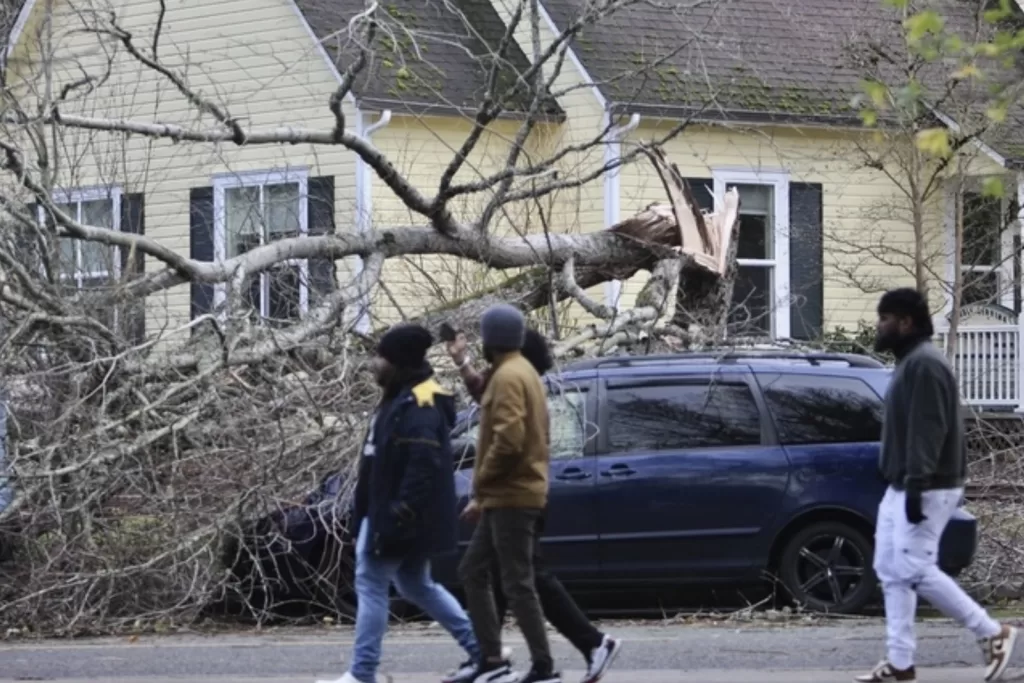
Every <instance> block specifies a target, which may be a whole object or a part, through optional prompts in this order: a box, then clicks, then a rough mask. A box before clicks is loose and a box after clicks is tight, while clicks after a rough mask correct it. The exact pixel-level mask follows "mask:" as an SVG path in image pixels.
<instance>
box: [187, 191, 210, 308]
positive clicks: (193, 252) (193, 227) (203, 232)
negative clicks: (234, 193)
mask: <svg viewBox="0 0 1024 683" xmlns="http://www.w3.org/2000/svg"><path fill="white" fill-rule="evenodd" d="M188 201H189V248H188V255H189V258H192V259H195V260H196V261H213V255H214V251H213V239H214V234H213V225H214V221H213V188H212V187H194V188H192V189H191V190H190V191H189V198H188ZM213 292H214V287H213V285H210V284H202V283H198V282H193V283H192V302H191V315H192V319H193V320H194V319H195V318H197V317H198V316H200V315H203V314H205V313H211V312H212V311H213Z"/></svg>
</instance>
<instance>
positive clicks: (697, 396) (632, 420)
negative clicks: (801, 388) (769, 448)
mask: <svg viewBox="0 0 1024 683" xmlns="http://www.w3.org/2000/svg"><path fill="white" fill-rule="evenodd" d="M759 443H761V418H760V415H759V413H758V409H757V404H756V403H754V397H753V396H752V395H751V393H750V388H749V387H747V386H746V385H730V384H721V383H713V384H711V385H710V386H709V385H703V384H682V385H674V386H659V387H633V388H624V389H612V390H611V391H609V393H608V445H609V448H610V449H611V450H612V451H613V452H626V451H661V450H677V449H684V448H705V447H714V446H748V445H754V444H759Z"/></svg>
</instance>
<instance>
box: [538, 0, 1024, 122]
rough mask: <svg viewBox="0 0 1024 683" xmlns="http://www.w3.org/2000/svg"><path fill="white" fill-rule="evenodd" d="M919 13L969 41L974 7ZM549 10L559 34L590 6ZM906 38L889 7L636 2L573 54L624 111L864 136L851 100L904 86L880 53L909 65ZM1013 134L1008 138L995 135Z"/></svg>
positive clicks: (939, 86)
mask: <svg viewBox="0 0 1024 683" xmlns="http://www.w3.org/2000/svg"><path fill="white" fill-rule="evenodd" d="M915 5H916V7H917V8H918V9H921V8H923V7H925V6H928V7H932V8H935V9H936V10H937V11H938V12H939V13H940V15H942V16H943V17H945V18H946V20H947V25H948V26H950V27H951V28H952V29H953V30H954V31H956V32H957V33H958V34H959V35H961V36H963V37H965V38H968V39H969V36H970V35H973V33H972V31H974V30H975V28H976V21H975V15H976V12H977V10H978V0H930V1H923V2H922V1H919V2H917V3H915ZM544 6H545V8H547V10H548V12H549V14H551V16H552V18H553V20H554V21H555V23H556V25H557V26H558V27H559V29H562V28H563V27H565V26H568V25H570V24H571V23H573V22H575V21H576V20H577V18H579V17H580V16H581V14H582V13H583V12H584V11H586V8H587V6H588V3H587V0H545V2H544ZM902 31H903V28H902V15H901V14H900V13H899V12H898V11H897V10H894V9H893V8H891V7H887V6H885V5H884V3H883V2H882V0H813V1H811V0H717V1H715V2H696V3H679V4H677V5H675V6H669V5H668V4H665V3H647V2H637V3H634V4H630V5H627V6H626V7H624V8H623V9H620V10H618V11H616V12H614V13H613V14H611V15H609V16H607V17H605V18H603V19H601V20H600V21H598V22H597V23H595V24H593V25H591V26H588V27H587V28H586V29H584V31H583V32H582V33H581V34H580V35H579V36H578V37H577V39H576V40H575V41H574V43H573V48H574V51H575V52H576V54H577V55H578V57H579V59H580V61H581V62H582V64H583V66H584V68H585V69H587V71H588V73H589V75H590V77H591V78H592V79H593V80H594V81H595V83H596V84H597V86H598V87H599V88H600V89H601V91H602V93H603V94H604V95H605V97H606V98H607V99H608V101H609V103H610V105H611V106H612V107H613V108H615V109H617V110H620V111H621V110H627V109H628V110H629V111H631V112H638V113H641V114H645V115H651V116H661V117H666V118H682V117H684V116H688V115H691V114H693V113H696V112H699V113H700V115H701V117H702V118H708V119H715V118H717V119H723V120H730V121H742V120H759V121H780V122H783V121H798V122H822V123H832V124H856V125H859V124H860V123H861V120H860V117H859V112H858V109H857V107H856V106H855V105H854V104H853V102H852V100H853V98H854V97H855V96H856V95H857V94H860V93H862V92H863V89H862V86H861V79H862V78H864V77H865V76H867V75H869V74H872V73H879V72H882V73H883V74H884V75H885V76H887V78H886V79H885V80H886V82H888V83H891V84H896V83H900V82H901V81H900V80H899V79H900V78H901V76H900V75H899V74H898V70H896V69H887V68H886V66H885V64H884V60H879V59H878V55H877V53H876V49H878V48H881V49H884V50H887V51H889V52H890V53H893V54H896V55H897V57H898V58H902V56H903V55H904V54H905V53H904V51H903V50H902V45H903V41H902ZM947 73H948V66H947V65H943V64H931V65H928V66H926V67H925V68H924V70H923V71H922V73H921V77H922V79H923V80H924V81H925V82H926V85H931V86H933V87H935V88H936V90H938V91H942V90H943V89H944V86H945V81H946V78H945V77H946V75H947ZM936 97H938V93H936ZM933 99H935V98H933ZM946 101H949V98H946ZM1012 130H1013V129H1011V128H1009V127H1004V128H1003V130H1002V131H1001V133H1000V135H1001V136H1003V137H1005V136H1006V135H1007V134H1010V135H1013V132H1012ZM1021 142H1024V139H1022V140H1021Z"/></svg>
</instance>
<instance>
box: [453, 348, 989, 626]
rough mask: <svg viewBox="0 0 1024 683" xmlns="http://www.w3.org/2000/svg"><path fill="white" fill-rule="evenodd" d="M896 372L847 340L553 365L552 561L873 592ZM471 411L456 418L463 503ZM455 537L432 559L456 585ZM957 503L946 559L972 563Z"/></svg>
mask: <svg viewBox="0 0 1024 683" xmlns="http://www.w3.org/2000/svg"><path fill="white" fill-rule="evenodd" d="M890 375H891V369H888V368H886V367H885V366H884V365H883V364H882V363H879V362H878V361H876V360H875V359H873V358H869V357H867V356H860V355H855V354H829V353H794V352H777V351H771V352H758V351H745V352H741V353H736V352H701V353H680V354H673V355H654V356H615V357H606V358H598V359H592V360H585V361H580V362H577V363H574V364H571V365H569V366H567V367H565V368H563V369H562V371H561V372H559V373H557V374H552V375H550V376H548V377H546V378H545V379H546V381H547V384H548V390H549V404H548V405H549V408H550V415H551V441H552V443H551V476H550V482H551V485H550V495H549V507H548V513H547V525H546V529H545V533H544V536H543V539H542V543H543V546H542V547H543V553H544V557H545V562H546V563H547V564H548V565H549V566H550V568H551V570H552V571H553V572H554V573H555V574H556V575H557V576H558V577H559V578H560V579H561V580H562V581H563V582H564V583H565V585H566V587H567V588H568V589H569V590H570V591H574V590H575V589H580V590H582V589H587V590H590V589H594V588H597V589H615V588H624V589H625V588H634V587H638V586H641V585H642V586H643V587H644V588H646V589H650V588H657V587H658V586H665V587H676V586H679V587H683V586H687V585H690V586H693V585H719V586H722V585H730V584H733V585H743V584H749V583H750V582H751V581H758V580H761V579H763V578H766V577H768V578H771V579H773V580H776V581H778V582H780V583H781V584H782V585H783V586H784V587H785V589H786V590H787V591H788V592H789V594H790V595H791V596H792V597H793V599H794V600H795V601H796V602H798V603H799V604H802V605H803V606H805V607H806V608H808V609H811V610H815V611H828V612H835V613H856V612H858V611H860V610H862V609H863V608H864V607H865V606H866V605H867V604H868V603H869V601H871V600H872V598H873V597H874V595H875V590H876V586H877V581H876V579H875V576H874V573H873V571H872V568H871V559H872V550H873V547H872V546H873V533H874V532H873V530H874V525H875V517H876V514H877V508H878V503H879V501H880V500H881V498H882V494H883V492H884V491H885V483H884V482H883V481H882V480H881V479H880V477H879V474H878V452H879V440H880V436H881V424H882V414H883V403H882V397H883V396H884V394H885V390H886V386H887V384H888V381H889V378H890ZM477 415H478V414H477V413H476V411H473V412H468V413H464V414H463V416H462V418H461V419H460V423H459V424H458V425H457V426H456V428H455V431H454V432H453V443H454V445H455V448H456V459H457V461H458V465H457V471H456V473H455V477H456V484H457V490H458V493H459V496H460V506H462V505H465V503H466V501H467V500H468V496H469V492H470V484H471V479H472V470H473V457H474V444H475V443H476V433H477V428H478V425H477V423H476V417H477ZM471 533H472V528H471V527H470V526H469V525H463V526H462V528H461V529H460V534H461V536H460V540H461V543H460V550H459V552H458V553H456V554H451V555H449V556H446V557H443V558H439V559H438V560H437V561H436V562H435V567H434V573H435V576H436V577H437V579H438V580H439V581H441V582H443V583H444V584H446V585H448V586H449V587H451V588H453V589H455V590H458V579H457V566H458V560H459V557H460V556H461V553H462V551H463V549H464V548H465V546H466V544H467V543H468V541H469V537H470V534H471ZM977 533H978V531H977V522H976V520H975V518H974V516H973V515H971V514H970V513H969V512H967V511H966V510H964V509H963V508H962V507H961V508H960V509H959V510H958V511H957V512H956V514H955V515H954V518H953V520H952V521H951V522H950V524H949V526H948V527H947V529H946V532H945V535H944V536H943V538H942V545H941V552H940V566H941V567H942V569H943V570H944V571H946V572H947V573H949V574H951V575H954V576H955V575H957V574H958V573H960V572H961V571H963V569H964V568H966V567H967V566H968V565H969V564H970V563H971V560H972V558H973V556H974V552H975V547H976V544H977Z"/></svg>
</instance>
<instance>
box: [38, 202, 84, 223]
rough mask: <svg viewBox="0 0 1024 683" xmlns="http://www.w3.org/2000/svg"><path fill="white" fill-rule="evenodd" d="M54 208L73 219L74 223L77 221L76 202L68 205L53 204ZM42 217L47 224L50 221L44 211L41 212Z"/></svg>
mask: <svg viewBox="0 0 1024 683" xmlns="http://www.w3.org/2000/svg"><path fill="white" fill-rule="evenodd" d="M54 206H56V207H57V208H58V209H60V210H61V211H63V212H64V213H66V214H67V215H69V216H71V217H72V218H74V219H75V220H76V221H77V220H78V202H70V203H68V204H56V203H55V204H54ZM43 216H45V217H46V220H47V221H48V222H49V220H50V215H49V213H48V212H46V211H44V212H43Z"/></svg>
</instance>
